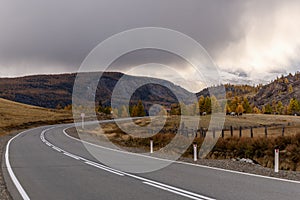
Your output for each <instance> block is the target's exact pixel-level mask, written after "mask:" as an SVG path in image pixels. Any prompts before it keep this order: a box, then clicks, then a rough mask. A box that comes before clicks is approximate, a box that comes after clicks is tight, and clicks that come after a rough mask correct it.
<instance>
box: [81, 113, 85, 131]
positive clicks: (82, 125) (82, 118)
mask: <svg viewBox="0 0 300 200" xmlns="http://www.w3.org/2000/svg"><path fill="white" fill-rule="evenodd" d="M80 116H81V127H82V129H84V118H85V114H84V113H81V115H80Z"/></svg>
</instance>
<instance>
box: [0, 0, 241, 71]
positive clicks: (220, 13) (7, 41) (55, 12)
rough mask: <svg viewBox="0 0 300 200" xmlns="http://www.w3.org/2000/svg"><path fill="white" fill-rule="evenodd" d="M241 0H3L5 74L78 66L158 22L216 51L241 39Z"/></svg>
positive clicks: (0, 46)
mask: <svg viewBox="0 0 300 200" xmlns="http://www.w3.org/2000/svg"><path fill="white" fill-rule="evenodd" d="M243 6H244V5H243V4H242V3H239V2H232V4H228V3H227V2H225V1H224V2H222V1H220V2H212V1H198V0H195V1H181V0H160V1H152V0H149V1H145V0H142V1H141V0H126V1H124V0H101V1H90V0H89V1H73V0H62V1H61V0H60V1H41V0H27V1H21V0H20V1H15V0H4V1H1V6H0V25H1V32H0V66H1V73H0V75H2V76H3V75H10V76H14V75H22V74H24V73H25V74H26V73H38V72H41V73H44V72H50V73H59V72H61V71H76V70H77V69H78V67H79V65H80V63H81V62H82V60H83V59H84V58H85V56H86V55H87V54H88V53H89V52H90V51H91V50H92V49H93V48H94V47H95V46H96V45H97V44H98V43H100V42H101V41H103V40H104V39H106V38H108V37H109V36H111V35H113V34H116V33H119V32H121V31H124V30H127V29H131V28H137V27H145V26H157V27H165V28H170V29H174V30H177V31H180V32H183V33H185V34H187V35H189V36H191V37H193V38H194V39H196V40H197V41H198V42H200V43H201V44H202V45H203V46H204V47H205V48H206V49H207V50H208V51H209V52H210V53H211V54H212V55H213V54H214V53H215V52H217V51H218V49H220V47H222V46H224V45H226V43H228V42H229V41H233V40H236V39H237V38H239V37H240V35H241V34H242V32H240V29H239V30H236V29H233V28H232V27H233V26H237V25H238V24H236V23H237V21H238V20H237V19H238V18H239V16H240V14H241V13H242V12H243Z"/></svg>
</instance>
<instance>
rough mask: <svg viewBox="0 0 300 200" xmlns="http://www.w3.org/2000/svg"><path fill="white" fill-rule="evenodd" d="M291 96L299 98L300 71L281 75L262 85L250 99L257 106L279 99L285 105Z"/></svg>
mask: <svg viewBox="0 0 300 200" xmlns="http://www.w3.org/2000/svg"><path fill="white" fill-rule="evenodd" d="M291 98H296V99H298V100H300V73H295V74H294V75H292V74H289V75H287V76H282V77H280V78H277V79H276V80H274V81H272V82H271V83H269V84H267V85H264V86H262V87H261V88H260V89H259V90H258V92H257V93H256V95H255V96H254V97H253V99H252V101H253V102H254V103H255V104H256V105H258V106H262V105H266V104H267V103H272V101H275V102H278V101H281V102H282V103H283V104H284V105H287V104H288V103H289V101H290V99H291Z"/></svg>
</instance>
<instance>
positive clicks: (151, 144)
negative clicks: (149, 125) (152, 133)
mask: <svg viewBox="0 0 300 200" xmlns="http://www.w3.org/2000/svg"><path fill="white" fill-rule="evenodd" d="M150 153H153V140H150Z"/></svg>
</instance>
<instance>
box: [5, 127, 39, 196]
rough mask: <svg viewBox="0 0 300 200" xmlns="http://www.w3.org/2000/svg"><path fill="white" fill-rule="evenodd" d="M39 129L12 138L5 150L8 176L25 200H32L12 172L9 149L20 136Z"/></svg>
mask: <svg viewBox="0 0 300 200" xmlns="http://www.w3.org/2000/svg"><path fill="white" fill-rule="evenodd" d="M38 128H41V127H37V128H33V129H29V130H26V131H23V132H21V133H18V134H17V135H15V136H14V137H13V138H11V139H10V140H9V141H8V142H7V144H6V149H5V165H6V168H7V171H8V174H9V176H10V179H11V180H12V182H13V183H14V185H15V187H16V188H17V190H18V192H19V193H20V195H21V197H22V198H23V199H24V200H30V198H29V196H28V194H27V193H26V191H25V190H24V188H23V187H22V185H21V183H20V182H19V180H18V178H17V177H16V175H15V173H14V171H13V170H12V167H11V165H10V162H9V147H10V143H11V142H12V141H13V140H14V139H16V138H17V137H18V136H20V135H22V134H24V133H26V132H28V131H30V130H34V129H38Z"/></svg>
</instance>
